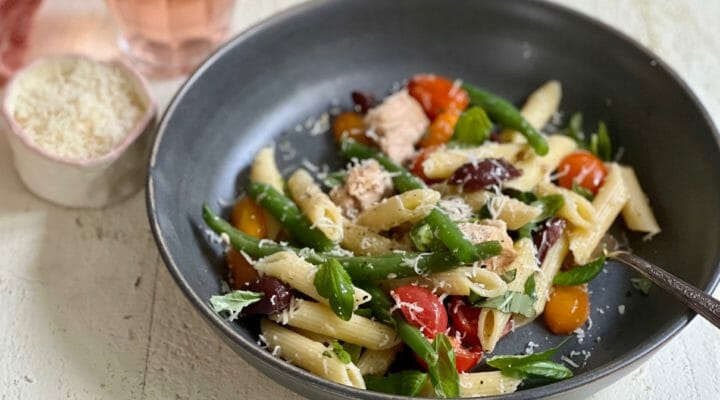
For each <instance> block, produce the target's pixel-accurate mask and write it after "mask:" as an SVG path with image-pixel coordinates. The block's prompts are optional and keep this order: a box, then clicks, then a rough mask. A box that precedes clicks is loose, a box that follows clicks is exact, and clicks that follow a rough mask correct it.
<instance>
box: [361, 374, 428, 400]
mask: <svg viewBox="0 0 720 400" xmlns="http://www.w3.org/2000/svg"><path fill="white" fill-rule="evenodd" d="M363 378H364V379H365V387H366V388H367V390H372V391H375V392H380V393H388V394H395V395H399V396H410V397H414V396H417V395H418V394H419V393H420V391H421V390H422V388H423V386H425V381H427V374H426V373H424V372H420V371H415V370H406V371H400V372H398V373H394V374H389V375H388V376H386V377H382V376H374V375H367V376H365V377H363Z"/></svg>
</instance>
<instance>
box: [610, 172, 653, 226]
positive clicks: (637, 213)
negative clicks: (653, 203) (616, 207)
mask: <svg viewBox="0 0 720 400" xmlns="http://www.w3.org/2000/svg"><path fill="white" fill-rule="evenodd" d="M620 169H621V171H622V177H623V182H624V183H625V188H626V189H627V192H628V201H627V203H625V206H624V207H623V209H622V216H623V220H625V225H627V227H628V228H629V229H631V230H633V231H639V232H647V233H648V234H649V235H648V237H652V236H654V235H657V234H658V233H660V225H658V223H657V220H656V219H655V215H654V214H653V211H652V208H650V202H649V201H648V198H647V196H646V195H645V192H643V190H642V188H641V187H640V181H638V178H637V176H636V175H635V170H633V169H632V167H620Z"/></svg>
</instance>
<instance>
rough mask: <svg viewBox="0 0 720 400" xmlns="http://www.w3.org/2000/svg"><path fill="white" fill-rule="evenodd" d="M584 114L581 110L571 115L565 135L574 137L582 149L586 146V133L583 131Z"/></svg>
mask: <svg viewBox="0 0 720 400" xmlns="http://www.w3.org/2000/svg"><path fill="white" fill-rule="evenodd" d="M582 125H583V115H582V113H580V112H576V113H575V114H573V115H572V116H571V117H570V121H569V122H568V126H567V127H566V128H565V131H564V132H565V135H567V136H569V137H570V138H571V139H573V140H574V141H575V142H576V143H577V144H578V147H580V148H581V149H583V148H585V147H586V146H585V134H584V133H583V131H582Z"/></svg>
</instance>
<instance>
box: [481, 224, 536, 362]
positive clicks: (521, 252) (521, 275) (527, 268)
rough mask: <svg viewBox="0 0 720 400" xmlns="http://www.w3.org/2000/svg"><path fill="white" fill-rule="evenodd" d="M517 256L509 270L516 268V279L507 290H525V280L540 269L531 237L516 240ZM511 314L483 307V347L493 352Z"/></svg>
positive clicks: (508, 285) (509, 284)
mask: <svg viewBox="0 0 720 400" xmlns="http://www.w3.org/2000/svg"><path fill="white" fill-rule="evenodd" d="M515 251H517V257H516V258H515V261H513V263H512V264H510V266H508V268H507V269H508V270H512V269H515V279H514V280H513V281H512V282H510V283H508V284H507V290H509V291H515V292H523V290H524V287H525V281H527V279H528V278H529V277H530V275H532V274H534V273H535V272H536V271H537V270H538V266H537V261H536V260H535V245H534V244H533V242H532V240H531V239H527V238H526V239H520V240H518V241H517V242H515ZM511 317H512V315H511V314H507V313H504V312H502V311H498V310H496V309H493V308H483V309H482V311H481V312H480V317H479V318H478V338H479V339H480V344H481V345H482V348H483V349H484V350H485V351H486V352H488V353H492V351H493V350H495V345H497V342H498V341H499V340H500V337H502V334H503V331H504V330H505V326H506V325H507V323H508V322H509V321H510V318H511Z"/></svg>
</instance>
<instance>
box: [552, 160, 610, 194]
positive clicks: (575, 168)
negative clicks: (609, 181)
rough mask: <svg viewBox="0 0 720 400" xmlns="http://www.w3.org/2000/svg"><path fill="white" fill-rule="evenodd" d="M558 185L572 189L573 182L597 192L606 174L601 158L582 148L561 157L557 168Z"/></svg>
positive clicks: (594, 192)
mask: <svg viewBox="0 0 720 400" xmlns="http://www.w3.org/2000/svg"><path fill="white" fill-rule="evenodd" d="M557 174H558V183H559V184H560V186H562V187H565V188H568V189H572V186H573V182H575V183H577V184H578V185H580V186H582V187H584V188H585V189H587V190H590V191H591V192H593V194H597V192H598V189H600V186H602V184H603V181H604V180H605V175H607V168H605V164H603V162H602V160H600V159H599V158H597V157H595V156H594V155H593V154H592V153H590V152H588V151H584V150H580V151H575V152H572V153H570V154H568V155H567V156H565V158H563V159H562V161H560V164H559V165H558V168H557Z"/></svg>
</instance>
